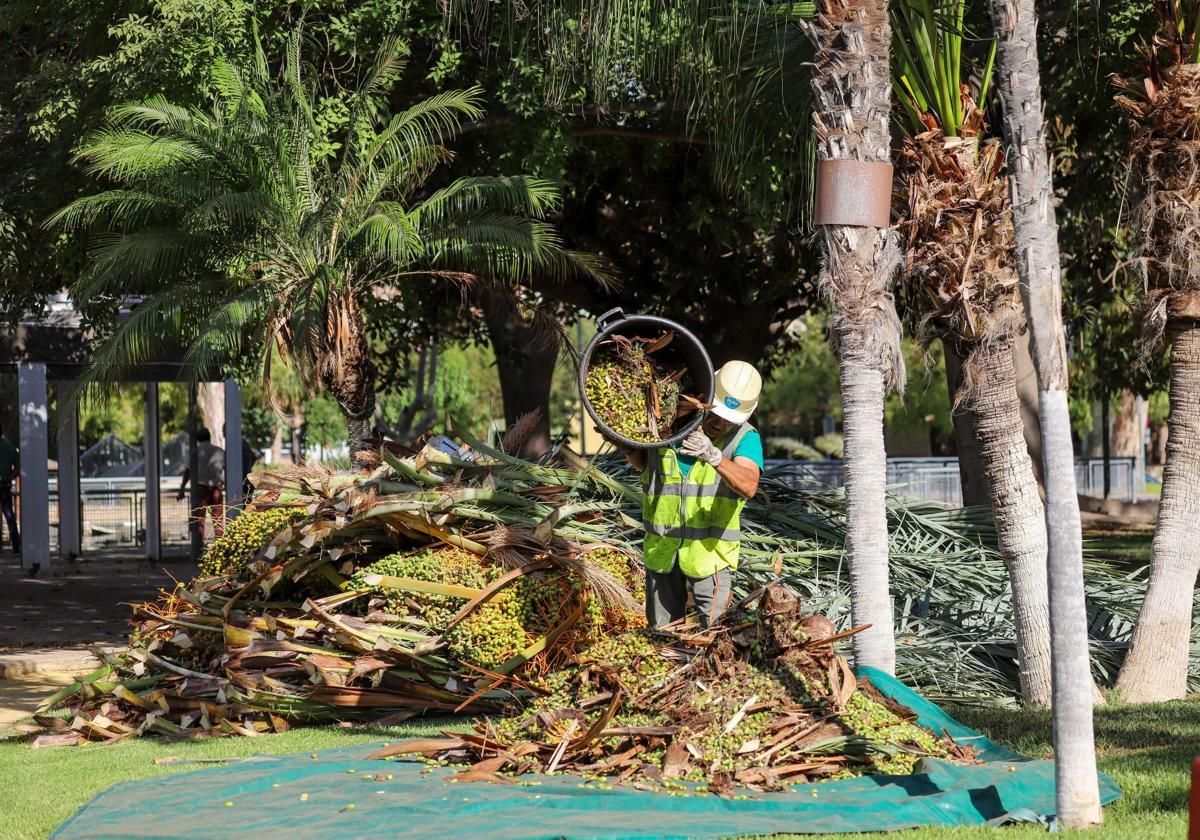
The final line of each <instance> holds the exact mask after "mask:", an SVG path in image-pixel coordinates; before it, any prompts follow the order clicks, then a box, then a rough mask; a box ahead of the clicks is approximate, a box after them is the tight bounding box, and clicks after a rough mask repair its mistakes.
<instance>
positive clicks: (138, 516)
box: [4, 478, 190, 551]
mask: <svg viewBox="0 0 1200 840" xmlns="http://www.w3.org/2000/svg"><path fill="white" fill-rule="evenodd" d="M79 484H80V488H79V494H80V507H81V509H82V510H81V514H82V515H81V522H82V531H83V540H82V548H83V550H84V551H87V550H89V549H97V548H109V547H114V546H139V545H145V543H146V488H145V483H144V480H143V479H141V478H130V479H91V478H83V479H80V481H79ZM178 490H179V479H178V478H176V479H172V480H171V481H170V482H169V483H168V482H164V483H163V484H162V485H161V486H160V487H159V512H160V513H159V516H160V521H161V528H162V542H163V544H164V545H166V544H179V545H186V544H187V543H188V542H189V539H190V537H189V535H188V500H187V498H186V497H185V498H183V499H177V498H176V494H177V492H178ZM14 499H15V502H16V504H17V505H18V507H19V506H20V504H21V500H20V494H19V493H17V494H14ZM58 500H59V496H58V488H57V485H56V483H55V482H54V481H51V482H50V545H51V548H52V549H53V550H57V548H58V523H59V507H58V504H59V501H58ZM4 537H5V540H7V539H8V534H7V532H6V533H5V534H4Z"/></svg>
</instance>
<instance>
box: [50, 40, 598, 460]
mask: <svg viewBox="0 0 1200 840" xmlns="http://www.w3.org/2000/svg"><path fill="white" fill-rule="evenodd" d="M254 41H255V43H256V44H258V39H257V37H256V38H255V39H254ZM301 44H302V38H301V31H300V28H299V27H298V28H297V29H296V30H295V31H293V32H292V33H291V35H290V36H289V38H288V40H287V45H286V52H285V57H284V58H283V60H282V62H281V64H280V66H279V67H278V68H272V67H271V66H270V65H269V64H268V61H267V57H266V55H265V53H264V51H263V48H262V46H261V45H257V46H256V51H255V54H254V59H253V60H252V61H249V62H248V63H246V64H241V65H239V64H235V63H233V62H231V61H229V60H226V59H223V58H220V59H218V60H216V61H215V62H214V65H213V81H214V86H215V88H216V90H217V95H216V97H215V101H214V103H213V105H212V107H211V108H207V109H200V108H189V107H185V106H182V105H178V104H175V103H172V102H169V101H167V100H166V99H165V98H164V97H162V96H154V97H151V98H150V99H148V100H145V101H142V102H132V103H128V104H124V105H120V106H118V107H116V108H114V109H113V110H112V111H111V113H110V114H109V120H108V123H107V125H105V126H104V127H103V128H101V129H100V130H98V131H97V132H95V133H94V134H93V135H91V136H90V137H89V138H88V139H87V140H86V141H85V142H84V144H83V145H82V147H81V149H80V151H79V153H78V158H79V159H80V160H81V161H82V162H83V163H84V164H85V166H86V169H87V171H88V173H89V174H91V175H93V176H95V177H97V178H98V179H100V180H103V181H108V182H111V183H115V185H116V186H115V188H113V189H108V190H105V191H103V192H99V193H97V194H95V195H90V196H87V197H84V198H81V199H79V200H77V201H75V202H73V203H71V204H70V205H68V206H67V207H65V208H64V209H62V210H61V211H59V212H58V213H57V214H55V215H54V216H53V217H52V218H51V220H50V224H52V225H56V226H60V227H63V228H66V229H82V228H88V229H91V228H99V229H100V230H99V231H98V235H97V236H96V237H95V238H94V239H93V242H94V247H93V249H92V253H91V259H90V263H89V265H88V267H87V270H86V271H85V273H84V274H83V275H82V276H81V277H80V279H79V280H78V282H76V283H75V284H74V286H73V288H72V294H73V295H74V297H75V298H76V300H77V301H78V302H79V303H80V304H81V305H83V306H92V307H104V306H105V304H106V303H112V302H116V301H128V300H129V299H130V298H131V297H133V298H134V299H136V300H137V301H138V303H137V305H136V307H135V308H133V310H132V313H131V314H130V316H129V317H128V318H125V319H124V320H119V321H118V322H117V323H116V324H115V325H114V326H113V329H112V330H111V333H110V334H109V336H108V337H107V339H106V340H105V341H104V342H103V344H102V345H101V346H100V348H99V350H98V351H97V352H96V353H95V355H94V357H93V364H92V367H91V369H90V371H89V372H88V374H87V375H86V376H85V378H84V382H85V383H87V382H95V381H99V380H101V379H103V378H112V377H113V376H114V375H119V374H120V372H121V371H122V370H123V369H126V368H128V367H130V366H132V365H135V364H137V363H138V362H141V361H145V360H146V359H148V358H151V357H153V356H154V355H155V354H156V353H161V352H162V351H164V349H165V350H166V351H167V352H170V351H171V349H173V348H178V347H181V346H182V347H183V348H186V352H185V354H184V359H185V361H186V362H187V363H188V364H189V366H190V368H191V369H192V370H193V371H195V372H196V374H197V375H198V374H200V373H209V372H211V371H212V370H213V369H214V368H215V367H218V366H219V365H220V364H221V363H222V362H223V361H224V360H226V359H228V358H230V357H236V356H238V355H239V354H242V353H244V352H256V353H259V354H262V357H263V364H262V370H263V378H264V380H267V384H268V385H269V379H270V371H271V362H272V359H273V358H275V357H277V356H280V357H283V358H284V359H285V360H286V361H287V362H288V363H289V365H290V366H292V367H293V368H294V369H295V371H296V372H297V374H298V377H299V379H300V381H301V382H303V383H304V384H305V386H306V387H307V388H308V389H309V390H310V391H311V390H324V391H325V392H327V393H329V394H330V395H331V396H332V397H333V398H334V399H336V401H337V403H338V405H339V406H340V408H341V410H342V412H343V414H344V415H345V417H346V420H347V424H348V427H349V438H350V440H349V445H350V452H351V455H352V456H354V455H356V453H358V452H359V451H360V450H361V448H362V444H363V441H364V439H365V438H366V437H367V436H368V435H369V433H370V418H371V414H372V412H373V410H374V408H375V370H374V367H373V364H372V359H371V353H370V349H369V347H368V344H367V338H366V324H365V315H364V307H365V305H366V301H367V299H368V298H369V297H371V296H378V295H382V296H384V297H385V298H387V297H389V296H394V294H395V293H396V291H397V289H398V288H399V287H402V286H403V285H404V284H408V283H411V282H429V281H431V280H432V279H434V278H443V279H445V278H449V279H451V280H455V281H468V280H471V279H474V278H476V276H479V277H482V278H484V279H485V280H486V281H488V282H491V281H492V280H499V281H505V280H513V279H520V278H522V277H526V276H528V275H529V274H530V273H531V272H533V271H537V272H539V274H541V275H542V276H547V275H550V276H553V275H557V276H559V277H563V276H569V275H572V274H575V273H591V274H593V275H595V274H597V269H596V265H595V264H594V263H593V262H592V261H591V260H589V259H587V258H584V257H582V256H580V255H577V254H573V253H571V252H568V251H566V250H564V249H563V248H562V247H561V244H560V242H559V239H558V236H557V235H556V233H555V231H554V230H553V228H552V227H551V226H550V225H548V224H547V223H546V222H545V221H544V219H545V218H546V216H547V215H548V214H550V213H552V212H554V210H555V208H556V207H557V205H558V202H559V197H558V193H557V190H556V189H555V188H554V186H553V185H552V184H550V183H548V182H547V181H544V180H539V179H536V178H530V177H526V176H515V177H463V178H459V179H458V180H455V181H453V182H452V183H450V184H449V185H448V186H445V187H443V188H441V189H437V190H432V189H429V188H428V187H427V184H428V181H429V179H430V176H431V175H432V174H433V173H434V172H435V171H437V170H438V169H439V168H440V167H441V166H442V165H443V164H445V163H446V162H448V161H449V160H451V159H452V158H453V154H452V152H451V151H450V150H449V149H448V148H447V147H446V145H445V144H446V142H447V141H448V140H450V139H451V138H452V137H453V136H454V135H455V134H456V133H457V132H458V130H459V128H460V127H461V125H462V124H463V122H464V121H470V120H475V119H478V118H479V117H480V116H481V115H482V113H483V109H482V104H481V100H482V91H481V90H480V89H479V88H471V89H469V90H452V91H446V92H443V93H440V94H437V95H436V96H433V97H431V98H429V99H426V100H424V101H420V102H417V103H416V104H414V105H412V106H411V107H408V108H406V109H405V110H402V111H400V112H399V113H395V114H393V115H391V116H384V117H382V118H381V117H380V116H379V115H380V114H381V113H382V114H386V113H387V112H386V107H387V106H386V101H387V97H388V94H389V92H390V91H391V90H392V88H393V87H394V85H395V82H396V81H397V80H398V79H399V77H400V75H401V73H402V71H403V69H404V64H403V62H402V61H401V60H400V58H399V47H398V44H397V43H395V42H394V41H392V40H388V41H386V42H385V45H384V47H383V48H382V50H381V52H380V54H379V56H378V58H377V60H376V62H375V63H374V64H373V65H371V66H370V67H369V69H367V70H366V71H365V72H364V73H363V76H362V79H361V81H360V83H359V84H358V86H357V88H356V89H355V90H354V92H353V94H352V95H351V96H350V97H349V101H348V113H347V115H346V119H345V121H344V124H343V125H342V127H341V128H339V129H338V130H337V131H336V132H334V133H333V134H332V135H329V134H326V133H325V132H324V131H323V130H322V129H320V128H319V127H318V122H317V119H316V111H317V107H318V103H319V102H320V101H321V99H322V97H323V96H325V95H326V94H327V93H329V91H326V90H324V89H323V88H322V87H321V86H320V85H319V84H318V83H316V82H314V81H312V80H311V79H310V78H309V76H308V75H307V73H306V68H305V65H304V63H303V61H302V56H301ZM331 149H332V150H334V151H332V152H331V151H330V150H331ZM112 308H113V309H115V308H116V307H115V306H114V307H112Z"/></svg>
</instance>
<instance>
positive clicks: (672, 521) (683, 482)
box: [625, 361, 763, 627]
mask: <svg viewBox="0 0 1200 840" xmlns="http://www.w3.org/2000/svg"><path fill="white" fill-rule="evenodd" d="M761 390H762V377H761V376H759V373H758V371H757V370H755V369H754V367H753V366H752V365H750V364H748V363H747V362H736V361H735V362H727V363H726V364H724V365H722V366H721V369H720V370H718V371H717V374H716V394H715V395H714V397H713V403H714V404H713V407H712V408H711V409H710V410H709V412H708V414H707V415H706V416H705V418H704V422H703V423H702V424H701V425H700V426H699V427H697V428H696V429H695V431H693V432H692V433H691V434H690V435H688V436H687V438H685V439H684V441H683V442H682V443H681V444H679V445H678V447H675V446H664V447H657V448H654V449H648V450H645V449H640V450H632V449H630V450H625V457H626V458H627V459H629V462H630V463H631V464H633V465H634V466H635V467H637V468H638V469H640V470H641V471H642V489H643V494H642V525H643V527H644V528H645V529H646V535H645V538H644V540H643V543H642V554H643V557H644V560H645V564H646V619H647V621H648V622H649V624H650V626H651V627H663V626H665V625H667V624H671V623H673V622H676V621H679V620H680V619H681V618H683V617H684V612H685V610H686V607H687V596H688V592H691V595H692V601H693V603H694V604H695V606H696V612H697V614H698V618H699V620H700V626H701V627H708V626H709V625H711V624H712V623H713V622H715V621H716V620H717V619H718V618H720V617H721V616H722V615H723V614H724V612H725V610H726V608H727V607H728V606H729V597H730V591H731V589H730V585H731V578H732V573H733V571H734V570H735V569H737V565H738V553H739V550H740V547H741V542H742V532H741V526H740V522H741V513H742V508H743V507H745V505H746V500H747V499H750V498H753V497H754V494H755V493H757V492H758V480H759V476H760V475H761V474H762V469H763V449H762V440H761V438H760V437H759V434H758V431H757V430H756V429H755V428H754V427H753V426H751V425H750V423H749V422H748V421H749V420H750V415H751V414H753V413H754V409H755V408H757V407H758V396H759V392H760V391H761Z"/></svg>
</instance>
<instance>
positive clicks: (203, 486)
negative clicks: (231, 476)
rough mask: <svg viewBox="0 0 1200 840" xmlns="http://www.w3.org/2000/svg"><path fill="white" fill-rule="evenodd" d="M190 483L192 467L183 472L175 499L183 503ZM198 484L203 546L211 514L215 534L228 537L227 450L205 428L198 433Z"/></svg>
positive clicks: (197, 517)
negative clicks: (205, 524) (226, 517)
mask: <svg viewBox="0 0 1200 840" xmlns="http://www.w3.org/2000/svg"><path fill="white" fill-rule="evenodd" d="M190 480H192V471H191V468H190V467H189V468H186V469H184V471H183V480H182V481H181V482H180V483H179V492H178V493H177V494H176V496H175V498H177V499H180V500H182V499H183V497H184V494H185V492H186V491H187V486H188V482H189V481H190ZM195 480H196V495H197V502H198V504H197V505H196V509H195V510H194V511H192V515H193V516H195V517H196V523H197V524H196V527H197V529H198V530H199V532H200V542H202V543H203V542H204V518H205V516H206V515H207V514H208V512H209V510H211V511H212V519H213V534H214V535H215V536H218V537H219V536H221V535H222V534H224V533H225V492H224V485H225V450H224V449H222V448H221V447H219V446H216V445H215V444H214V443H213V442H212V432H210V431H209V430H208V429H204V428H201V429H200V430H199V431H198V432H196V477H195Z"/></svg>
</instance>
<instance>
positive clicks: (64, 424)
mask: <svg viewBox="0 0 1200 840" xmlns="http://www.w3.org/2000/svg"><path fill="white" fill-rule="evenodd" d="M70 390H71V383H69V382H59V383H57V391H58V410H59V411H62V408H63V405H64V404H65V403H66V401H67V394H68V393H69V392H70ZM81 526H82V508H81V507H80V497H79V409H78V407H76V408H74V409H72V411H71V414H70V416H68V417H64V418H62V419H61V420H60V422H59V426H58V556H59V557H63V558H65V559H66V560H68V561H72V560H74V559H75V558H76V557H78V556H79V555H80V554H81V553H82V550H83V545H82V543H83V529H82V527H81Z"/></svg>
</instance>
